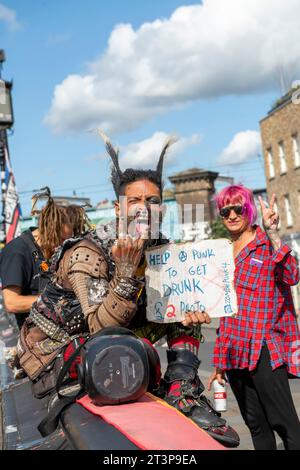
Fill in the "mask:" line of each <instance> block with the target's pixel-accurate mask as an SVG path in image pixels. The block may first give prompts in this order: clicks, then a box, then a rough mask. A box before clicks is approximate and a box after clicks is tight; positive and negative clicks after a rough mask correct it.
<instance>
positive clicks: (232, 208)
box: [220, 205, 244, 219]
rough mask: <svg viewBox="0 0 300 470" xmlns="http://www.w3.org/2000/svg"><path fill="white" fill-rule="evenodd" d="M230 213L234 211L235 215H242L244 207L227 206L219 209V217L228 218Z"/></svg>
mask: <svg viewBox="0 0 300 470" xmlns="http://www.w3.org/2000/svg"><path fill="white" fill-rule="evenodd" d="M231 211H234V212H235V214H236V215H242V214H243V212H244V206H240V205H238V206H227V207H222V209H220V216H221V217H223V218H224V219H227V218H228V217H229V216H230V213H231Z"/></svg>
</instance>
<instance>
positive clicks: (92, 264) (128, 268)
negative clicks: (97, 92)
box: [20, 131, 239, 446]
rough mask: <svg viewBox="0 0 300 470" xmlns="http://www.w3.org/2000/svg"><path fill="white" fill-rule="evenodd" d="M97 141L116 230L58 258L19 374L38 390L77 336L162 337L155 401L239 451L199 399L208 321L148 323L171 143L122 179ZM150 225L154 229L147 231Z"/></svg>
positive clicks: (71, 243)
mask: <svg viewBox="0 0 300 470" xmlns="http://www.w3.org/2000/svg"><path fill="white" fill-rule="evenodd" d="M99 133H100V135H101V137H102V138H103V139H104V141H105V144H106V149H107V151H108V154H109V155H110V157H111V159H112V161H113V169H112V184H113V187H114V190H115V193H116V196H117V201H116V203H115V210H116V219H117V222H118V223H117V233H116V231H115V230H114V227H113V225H106V226H100V227H98V228H97V230H96V231H89V232H88V233H87V234H85V235H84V236H82V237H79V238H77V239H76V238H75V239H71V240H67V241H66V242H65V243H64V244H63V245H62V247H61V248H60V250H58V252H57V253H56V255H55V256H54V258H53V263H52V266H51V270H52V272H53V276H52V282H51V283H49V284H48V285H47V287H46V289H45V291H44V292H43V293H42V295H41V296H40V298H39V299H38V301H37V302H35V303H34V304H33V306H32V309H31V315H30V317H29V318H28V321H27V322H26V328H27V331H26V334H25V335H24V337H23V343H22V344H21V345H20V346H21V347H20V360H21V363H22V357H24V358H25V357H26V361H25V360H24V369H25V370H26V372H27V374H28V375H29V377H30V378H31V379H32V381H33V383H35V384H36V385H38V384H39V382H40V380H41V378H43V377H45V371H46V370H48V369H47V368H48V366H49V364H51V363H53V361H54V359H55V357H60V354H61V351H62V350H64V353H63V354H64V358H65V360H66V359H67V358H68V357H69V355H70V354H71V352H72V350H74V349H73V346H72V345H73V340H74V338H75V339H76V338H78V336H80V335H84V334H86V333H87V334H95V333H97V332H99V331H100V330H103V329H104V328H107V327H126V328H128V329H130V330H131V331H132V332H134V333H135V334H136V335H137V336H138V337H140V338H144V339H145V340H146V341H148V342H149V343H150V344H154V343H155V342H156V341H158V340H159V339H160V338H162V337H163V336H165V335H167V339H168V345H169V350H168V351H167V357H168V367H167V370H166V373H165V375H164V379H163V380H162V382H161V387H160V395H161V396H163V397H164V399H165V400H166V401H167V402H168V403H169V404H171V405H172V406H174V407H176V408H177V409H178V410H180V411H181V412H182V413H184V414H185V415H186V416H188V417H190V418H191V419H192V420H193V421H194V422H195V423H196V424H197V425H198V426H200V427H201V428H203V429H205V430H206V431H207V432H208V433H209V434H210V435H212V436H213V437H214V438H216V439H217V440H219V441H221V442H222V443H223V444H228V445H231V446H236V445H238V443H239V438H238V436H237V434H236V433H235V431H234V430H233V429H232V428H231V427H230V426H228V425H227V424H226V421H225V420H224V419H222V418H221V417H220V415H219V414H218V413H217V412H216V411H215V410H214V409H213V407H212V406H211V404H210V402H209V401H208V400H207V399H206V397H205V396H204V395H203V394H202V392H203V391H204V386H203V384H202V382H201V381H200V379H199V377H198V373H197V371H198V367H199V364H200V361H199V359H198V357H197V356H198V349H199V343H200V338H201V326H200V325H201V323H205V322H206V323H209V322H210V318H209V317H208V315H207V314H206V313H205V312H193V313H192V312H191V313H188V314H187V315H186V318H185V320H184V321H183V323H182V324H181V323H174V324H168V325H167V324H163V325H161V324H157V323H151V322H149V321H148V320H147V319H146V305H147V294H146V291H145V288H144V285H145V283H144V281H145V279H144V276H145V257H144V252H145V249H146V248H149V247H153V246H159V245H162V244H166V243H168V240H165V239H164V237H163V235H162V234H161V232H160V223H161V220H162V170H163V161H164V157H165V154H166V152H167V150H168V148H169V147H170V145H171V144H172V142H173V141H172V139H170V140H168V142H167V143H166V144H165V145H164V147H163V150H162V152H161V155H160V158H159V161H158V165H157V168H156V170H155V171H153V170H148V171H145V170H134V169H132V168H129V169H126V170H125V171H124V172H122V171H121V169H120V166H119V160H118V152H117V151H116V150H115V149H114V148H113V146H112V144H111V143H110V141H109V140H108V138H107V137H106V136H105V135H104V134H103V133H102V132H100V131H99ZM150 220H152V221H153V220H155V221H156V222H155V223H154V224H152V228H151V229H149V226H150ZM153 225H154V229H153ZM127 227H128V228H129V231H128V230H127ZM128 233H130V235H129V234H128ZM24 333H25V329H24ZM39 335H40V340H39V342H37V341H36V338H37V337H39ZM22 345H23V350H22ZM29 350H30V351H31V353H32V354H31V358H32V360H31V362H30V361H29V360H28V351H29ZM68 351H70V352H68ZM26 352H27V354H26ZM73 372H74V371H73ZM50 382H51V381H50ZM45 393H47V388H46V389H45Z"/></svg>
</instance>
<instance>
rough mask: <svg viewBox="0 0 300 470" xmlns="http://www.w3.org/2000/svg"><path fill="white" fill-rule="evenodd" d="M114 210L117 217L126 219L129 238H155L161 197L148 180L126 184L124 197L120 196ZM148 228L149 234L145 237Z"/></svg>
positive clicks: (159, 218) (155, 187) (157, 189)
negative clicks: (149, 229)
mask: <svg viewBox="0 0 300 470" xmlns="http://www.w3.org/2000/svg"><path fill="white" fill-rule="evenodd" d="M115 208H116V215H117V217H118V218H119V219H120V220H123V218H124V219H126V221H127V226H128V233H129V234H130V235H131V236H135V237H136V236H140V237H142V238H149V237H151V236H152V238H157V235H158V233H157V232H158V231H159V225H160V221H161V196H160V189H159V187H158V186H157V185H156V184H154V183H152V182H151V181H148V180H140V181H135V182H134V183H129V184H127V185H126V187H125V192H124V196H123V197H122V196H120V200H119V202H118V203H116V205H115ZM121 223H122V222H121ZM149 227H151V232H149V233H148V235H145V233H146V232H148V228H149Z"/></svg>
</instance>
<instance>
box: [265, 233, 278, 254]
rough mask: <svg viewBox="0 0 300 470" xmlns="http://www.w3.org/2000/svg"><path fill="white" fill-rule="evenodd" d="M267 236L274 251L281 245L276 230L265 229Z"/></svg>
mask: <svg viewBox="0 0 300 470" xmlns="http://www.w3.org/2000/svg"><path fill="white" fill-rule="evenodd" d="M266 233H267V236H268V238H269V240H270V242H271V244H272V247H273V248H274V250H275V251H278V250H279V248H280V247H281V240H280V236H279V234H278V231H277V230H270V229H269V230H268V229H267V230H266Z"/></svg>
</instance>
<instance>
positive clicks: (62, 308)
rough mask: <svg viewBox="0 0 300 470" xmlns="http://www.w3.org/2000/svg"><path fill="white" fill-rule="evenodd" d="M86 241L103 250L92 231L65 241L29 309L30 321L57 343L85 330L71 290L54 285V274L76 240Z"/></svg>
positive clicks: (80, 311)
mask: <svg viewBox="0 0 300 470" xmlns="http://www.w3.org/2000/svg"><path fill="white" fill-rule="evenodd" d="M84 239H87V240H90V241H92V242H93V243H95V245H96V246H97V247H98V248H100V249H101V250H103V246H102V243H101V240H100V239H99V238H98V237H97V234H96V233H95V232H88V233H87V234H85V235H83V236H81V237H78V238H71V239H69V240H66V241H65V242H64V243H63V245H61V246H60V247H59V248H58V249H57V250H56V252H55V254H54V256H53V258H52V262H51V266H50V271H51V278H50V281H49V282H48V284H47V285H46V287H45V288H44V290H43V292H42V293H41V295H40V296H39V298H38V299H37V300H36V302H34V304H33V305H32V308H31V313H30V319H31V320H32V322H33V323H34V324H35V325H36V326H38V327H39V328H40V329H41V330H42V331H43V332H44V333H46V334H47V335H48V336H50V337H51V338H52V339H55V340H57V341H64V340H66V339H68V336H74V335H77V334H80V333H85V332H88V327H87V324H86V321H85V318H84V315H83V312H82V309H81V305H80V302H79V300H78V299H77V297H76V295H75V293H74V292H73V290H72V289H67V288H65V287H62V286H60V285H59V284H58V283H57V282H56V275H55V274H56V271H57V268H58V265H59V262H60V261H61V259H62V258H63V256H64V254H65V252H66V251H67V250H68V249H70V248H72V247H73V246H74V245H76V244H77V243H79V242H80V241H82V240H84Z"/></svg>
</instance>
